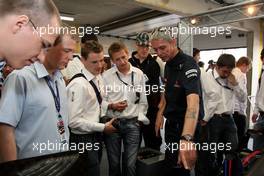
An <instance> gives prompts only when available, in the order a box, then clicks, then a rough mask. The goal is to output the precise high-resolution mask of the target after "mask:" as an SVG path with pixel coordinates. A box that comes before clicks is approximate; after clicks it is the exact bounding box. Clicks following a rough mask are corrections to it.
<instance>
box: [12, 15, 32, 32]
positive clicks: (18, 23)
mask: <svg viewBox="0 0 264 176" xmlns="http://www.w3.org/2000/svg"><path fill="white" fill-rule="evenodd" d="M28 22H29V18H28V16H26V15H19V16H17V17H16V18H15V22H14V25H13V27H12V32H13V33H14V34H15V33H17V32H19V30H21V28H22V27H23V26H25V25H27V24H28Z"/></svg>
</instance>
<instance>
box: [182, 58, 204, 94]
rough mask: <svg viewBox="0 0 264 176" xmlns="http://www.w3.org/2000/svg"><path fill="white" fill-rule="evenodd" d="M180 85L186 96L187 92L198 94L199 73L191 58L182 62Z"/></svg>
mask: <svg viewBox="0 0 264 176" xmlns="http://www.w3.org/2000/svg"><path fill="white" fill-rule="evenodd" d="M182 80H183V81H182V85H183V87H184V89H185V93H186V96H188V95H189V94H199V80H200V78H199V73H198V66H197V64H196V63H195V61H194V60H193V62H191V61H189V62H186V63H184V66H183V79H182Z"/></svg>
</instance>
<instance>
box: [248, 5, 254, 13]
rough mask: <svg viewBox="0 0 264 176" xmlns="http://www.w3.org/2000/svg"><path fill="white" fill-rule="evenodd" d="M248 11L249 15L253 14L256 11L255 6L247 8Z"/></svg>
mask: <svg viewBox="0 0 264 176" xmlns="http://www.w3.org/2000/svg"><path fill="white" fill-rule="evenodd" d="M247 12H248V14H249V15H253V13H254V12H255V8H254V7H253V6H250V7H248V8H247Z"/></svg>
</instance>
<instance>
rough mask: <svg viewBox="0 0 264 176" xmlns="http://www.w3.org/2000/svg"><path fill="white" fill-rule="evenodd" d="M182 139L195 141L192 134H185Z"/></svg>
mask: <svg viewBox="0 0 264 176" xmlns="http://www.w3.org/2000/svg"><path fill="white" fill-rule="evenodd" d="M180 140H185V141H188V142H193V136H192V135H190V134H185V135H183V136H181V138H180Z"/></svg>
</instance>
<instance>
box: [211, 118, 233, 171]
mask: <svg viewBox="0 0 264 176" xmlns="http://www.w3.org/2000/svg"><path fill="white" fill-rule="evenodd" d="M207 125H208V130H209V136H208V140H209V143H210V145H212V144H215V145H216V146H220V145H221V146H223V145H224V148H223V147H221V151H220V150H218V147H216V150H212V149H211V152H210V158H212V159H213V161H212V162H210V163H208V170H209V173H210V175H212V174H213V175H217V173H218V171H220V170H221V168H222V161H223V157H222V156H223V154H225V158H226V159H227V160H232V159H233V158H236V150H237V147H238V137H237V127H236V125H235V122H234V119H233V118H232V116H231V115H228V116H226V115H224V116H219V115H214V116H213V117H212V118H211V119H210V121H209V122H208V124H207ZM219 143H221V144H219ZM227 145H228V146H227Z"/></svg>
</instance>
